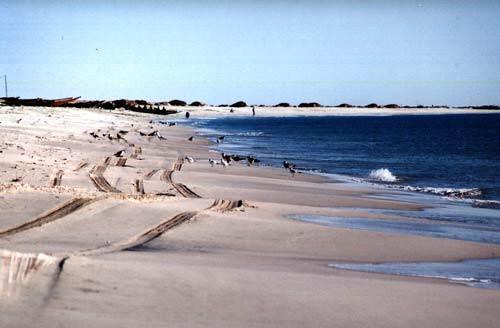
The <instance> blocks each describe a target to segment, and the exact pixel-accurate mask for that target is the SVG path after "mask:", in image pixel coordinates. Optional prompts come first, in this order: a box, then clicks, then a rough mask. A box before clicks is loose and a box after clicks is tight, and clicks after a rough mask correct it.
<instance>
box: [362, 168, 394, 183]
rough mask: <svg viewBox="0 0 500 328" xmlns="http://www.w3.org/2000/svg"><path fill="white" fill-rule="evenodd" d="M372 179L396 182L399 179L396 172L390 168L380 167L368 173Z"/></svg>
mask: <svg viewBox="0 0 500 328" xmlns="http://www.w3.org/2000/svg"><path fill="white" fill-rule="evenodd" d="M368 176H369V178H370V179H372V180H378V181H383V182H396V181H398V179H397V178H396V176H395V175H394V174H392V172H391V171H389V170H388V169H378V170H373V171H371V172H370V174H369V175H368Z"/></svg>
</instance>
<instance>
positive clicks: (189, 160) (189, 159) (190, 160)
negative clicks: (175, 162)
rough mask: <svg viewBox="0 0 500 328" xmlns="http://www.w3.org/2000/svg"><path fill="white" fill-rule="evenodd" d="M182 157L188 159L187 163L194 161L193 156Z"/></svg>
mask: <svg viewBox="0 0 500 328" xmlns="http://www.w3.org/2000/svg"><path fill="white" fill-rule="evenodd" d="M184 159H185V160H186V161H188V162H189V163H194V158H192V157H189V156H186V157H185V158H184Z"/></svg>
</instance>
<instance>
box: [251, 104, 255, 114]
mask: <svg viewBox="0 0 500 328" xmlns="http://www.w3.org/2000/svg"><path fill="white" fill-rule="evenodd" d="M252 115H253V116H255V106H252Z"/></svg>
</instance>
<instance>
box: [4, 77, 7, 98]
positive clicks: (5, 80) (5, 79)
mask: <svg viewBox="0 0 500 328" xmlns="http://www.w3.org/2000/svg"><path fill="white" fill-rule="evenodd" d="M3 77H4V82H5V97H8V94H7V74H5V75H4V76H3Z"/></svg>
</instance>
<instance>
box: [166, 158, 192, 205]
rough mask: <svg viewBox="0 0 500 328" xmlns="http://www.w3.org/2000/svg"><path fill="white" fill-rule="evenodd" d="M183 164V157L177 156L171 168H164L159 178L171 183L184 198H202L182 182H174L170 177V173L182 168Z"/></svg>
mask: <svg viewBox="0 0 500 328" xmlns="http://www.w3.org/2000/svg"><path fill="white" fill-rule="evenodd" d="M183 164H184V159H182V158H178V159H177V160H176V161H175V162H174V164H173V165H172V168H171V169H170V170H164V171H163V172H162V174H161V175H160V179H161V180H162V181H165V182H167V183H169V184H171V185H172V187H173V188H174V189H175V190H176V191H177V192H178V193H179V194H181V195H182V196H183V197H186V198H202V197H201V196H200V195H198V194H197V193H195V192H194V191H192V190H191V189H189V188H188V186H186V185H185V184H183V183H176V182H174V181H173V179H172V175H173V174H174V172H175V171H180V170H181V169H182V165H183Z"/></svg>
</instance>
